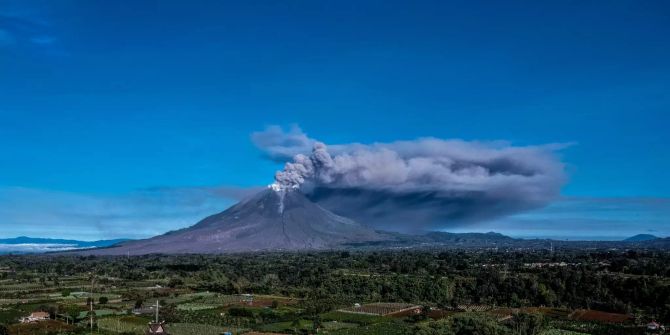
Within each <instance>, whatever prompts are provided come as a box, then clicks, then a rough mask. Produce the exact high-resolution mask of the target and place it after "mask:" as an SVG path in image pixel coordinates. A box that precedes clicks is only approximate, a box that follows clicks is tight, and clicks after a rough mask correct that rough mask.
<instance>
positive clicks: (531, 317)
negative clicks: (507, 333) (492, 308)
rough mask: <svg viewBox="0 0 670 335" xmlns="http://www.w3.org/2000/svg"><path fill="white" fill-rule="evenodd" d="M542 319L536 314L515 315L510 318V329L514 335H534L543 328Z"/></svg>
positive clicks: (540, 315)
mask: <svg viewBox="0 0 670 335" xmlns="http://www.w3.org/2000/svg"><path fill="white" fill-rule="evenodd" d="M545 325H546V324H545V322H544V317H543V316H542V314H536V313H516V314H514V316H513V317H512V328H513V329H514V334H518V335H536V334H539V333H541V332H542V331H543V330H544V328H545Z"/></svg>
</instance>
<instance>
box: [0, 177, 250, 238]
mask: <svg viewBox="0 0 670 335" xmlns="http://www.w3.org/2000/svg"><path fill="white" fill-rule="evenodd" d="M249 191H253V189H249V190H247V189H240V188H234V187H232V188H230V187H211V188H200V187H193V188H154V189H147V190H140V191H135V192H131V193H128V194H121V195H93V194H77V193H69V192H60V191H48V190H37V189H28V188H20V187H3V188H0V229H1V231H2V235H3V236H0V237H15V236H20V235H26V236H31V237H50V238H74V239H80V240H88V241H90V240H100V239H115V238H146V237H151V236H155V235H158V234H162V233H165V232H167V231H170V230H175V229H180V228H185V227H188V226H191V225H193V224H195V223H197V222H198V221H199V220H201V219H203V218H204V217H206V216H209V215H212V214H215V213H218V212H220V211H222V210H224V209H226V208H227V207H229V206H230V205H231V204H232V203H234V202H235V199H239V198H240V197H243V196H244V195H246V194H248V192H249Z"/></svg>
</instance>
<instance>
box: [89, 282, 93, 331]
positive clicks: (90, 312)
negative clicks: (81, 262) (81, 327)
mask: <svg viewBox="0 0 670 335" xmlns="http://www.w3.org/2000/svg"><path fill="white" fill-rule="evenodd" d="M89 296H90V298H89V299H91V308H90V311H89V314H90V315H89V316H90V320H91V334H93V277H92V276H91V294H89Z"/></svg>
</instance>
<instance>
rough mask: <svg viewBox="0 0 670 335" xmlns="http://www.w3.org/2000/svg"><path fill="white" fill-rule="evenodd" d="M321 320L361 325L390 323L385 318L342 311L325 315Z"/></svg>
mask: <svg viewBox="0 0 670 335" xmlns="http://www.w3.org/2000/svg"><path fill="white" fill-rule="evenodd" d="M321 319H322V320H326V321H337V322H350V323H357V324H360V325H368V324H372V323H379V322H386V321H389V318H387V317H383V316H376V315H367V314H354V313H346V312H340V311H334V312H328V313H324V314H322V315H321Z"/></svg>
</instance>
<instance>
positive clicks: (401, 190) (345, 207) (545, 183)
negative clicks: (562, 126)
mask: <svg viewBox="0 0 670 335" xmlns="http://www.w3.org/2000/svg"><path fill="white" fill-rule="evenodd" d="M252 139H253V141H254V143H255V144H256V145H257V146H258V147H259V148H260V149H262V150H264V152H265V153H266V154H267V156H268V157H270V158H272V159H274V160H282V159H285V160H287V162H286V165H285V167H284V169H283V170H282V171H279V172H277V174H276V176H275V185H276V186H278V187H281V188H285V189H295V188H297V189H300V190H301V191H302V192H303V193H305V194H306V195H307V196H308V197H309V198H310V199H311V200H313V201H315V202H316V203H318V204H319V205H321V206H323V207H324V208H326V209H329V210H331V211H333V212H335V213H336V214H339V215H343V216H346V217H350V218H353V219H355V220H357V221H359V222H361V223H365V224H369V225H372V226H374V227H376V228H382V229H392V230H396V231H402V232H420V231H425V230H434V229H440V228H446V227H453V226H458V225H463V224H468V223H472V222H479V221H483V220H488V219H494V218H498V217H502V216H506V215H509V214H514V213H519V212H522V211H526V210H530V209H534V208H540V207H543V206H546V205H547V204H548V203H550V202H551V201H552V200H553V199H555V198H556V197H557V196H558V195H559V192H560V189H561V186H562V185H563V184H564V183H565V181H566V176H565V172H564V164H563V163H562V162H561V161H560V160H559V159H558V158H557V156H556V151H557V150H559V149H560V148H562V147H563V146H564V145H561V144H550V145H542V146H523V147H521V146H512V145H510V144H508V143H506V142H468V141H462V140H442V139H437V138H420V139H416V140H412V141H396V142H391V143H373V144H360V143H352V144H338V145H331V146H327V145H325V144H324V143H321V142H319V141H317V140H315V139H312V138H309V137H308V136H307V135H306V134H304V133H303V132H302V131H301V130H300V129H299V128H298V127H293V128H292V129H291V130H289V131H288V132H284V131H282V129H281V128H280V127H277V126H272V127H269V128H267V129H266V131H264V132H257V133H254V134H253V135H252ZM289 157H292V158H290V159H289Z"/></svg>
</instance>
